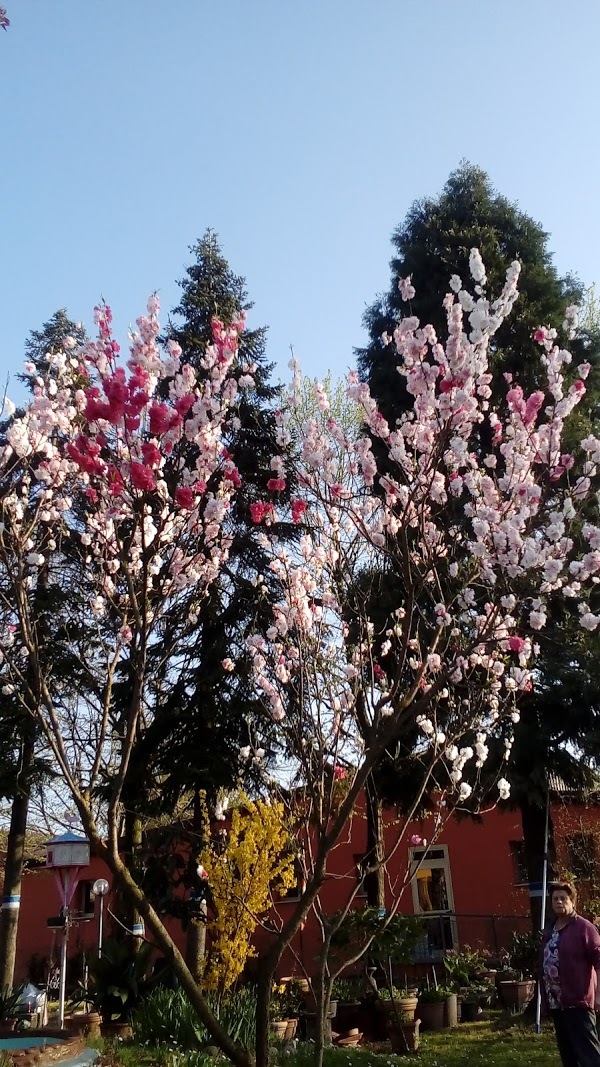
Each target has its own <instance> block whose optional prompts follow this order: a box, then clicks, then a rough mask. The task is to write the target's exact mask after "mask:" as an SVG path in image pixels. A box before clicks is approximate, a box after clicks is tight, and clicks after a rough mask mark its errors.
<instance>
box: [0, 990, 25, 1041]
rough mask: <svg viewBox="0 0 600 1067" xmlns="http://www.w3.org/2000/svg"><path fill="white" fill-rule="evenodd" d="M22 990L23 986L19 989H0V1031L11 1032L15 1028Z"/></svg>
mask: <svg viewBox="0 0 600 1067" xmlns="http://www.w3.org/2000/svg"><path fill="white" fill-rule="evenodd" d="M22 992H23V988H22V986H21V987H19V989H13V990H10V989H3V990H0V1032H2V1033H10V1032H11V1031H12V1030H14V1029H15V1026H16V1025H17V1015H18V1013H19V1001H20V999H21V994H22Z"/></svg>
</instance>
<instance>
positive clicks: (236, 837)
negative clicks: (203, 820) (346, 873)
mask: <svg viewBox="0 0 600 1067" xmlns="http://www.w3.org/2000/svg"><path fill="white" fill-rule="evenodd" d="M200 862H201V863H202V866H203V867H205V868H206V871H207V873H208V877H209V880H210V886H211V891H212V900H213V906H214V913H215V917H214V918H213V919H210V920H209V922H208V941H209V944H210V947H209V951H208V956H207V960H206V969H205V972H204V982H203V985H204V987H205V989H215V990H218V991H219V992H221V993H222V992H224V991H225V990H226V989H229V988H230V987H231V986H232V985H233V983H234V982H235V980H236V979H237V978H239V976H240V975H241V973H242V971H243V970H244V966H245V964H246V961H247V960H248V959H251V957H252V956H255V955H256V949H255V948H254V946H253V944H252V935H253V934H254V931H255V929H256V927H257V925H258V922H259V920H260V918H261V916H262V915H264V914H265V913H266V912H267V911H268V910H269V908H270V906H271V903H272V900H273V897H277V896H278V895H281V894H282V893H283V892H285V890H287V889H292V888H293V887H294V886H295V884H296V872H295V865H294V852H293V848H292V840H291V838H290V834H289V831H288V829H287V827H286V825H285V819H284V808H283V804H279V803H270V804H269V803H266V802H265V801H263V800H252V801H250V800H244V801H243V802H242V803H241V805H240V806H239V807H237V808H235V809H234V811H233V814H232V817H231V828H230V830H229V833H228V836H227V843H226V846H225V848H223V847H222V845H218V844H215V845H212V844H211V845H210V846H209V847H208V848H206V849H204V851H203V852H202V854H201V856H200Z"/></svg>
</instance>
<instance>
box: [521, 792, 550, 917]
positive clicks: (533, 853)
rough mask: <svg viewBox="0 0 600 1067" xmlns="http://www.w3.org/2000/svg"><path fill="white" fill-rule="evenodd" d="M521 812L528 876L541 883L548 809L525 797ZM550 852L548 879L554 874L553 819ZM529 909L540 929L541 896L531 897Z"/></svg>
mask: <svg viewBox="0 0 600 1067" xmlns="http://www.w3.org/2000/svg"><path fill="white" fill-rule="evenodd" d="M519 808H520V812H521V825H522V827H523V842H524V845H525V855H526V857H527V878H528V880H529V882H530V883H532V882H533V883H537V884H541V882H542V878H543V872H544V833H545V827H546V811H545V809H544V807H543V806H541V805H538V804H534V803H531V802H530V801H528V800H526V799H524V800H522V801H521V803H520V804H519ZM548 852H549V860H550V863H549V867H548V879H549V880H550V879H551V876H552V862H551V861H552V859H553V856H554V846H553V830H552V820H550V821H549V823H548ZM529 909H530V912H531V922H532V924H533V929H534V930H539V928H540V922H541V916H542V898H541V896H539V895H538V896H530V897H529Z"/></svg>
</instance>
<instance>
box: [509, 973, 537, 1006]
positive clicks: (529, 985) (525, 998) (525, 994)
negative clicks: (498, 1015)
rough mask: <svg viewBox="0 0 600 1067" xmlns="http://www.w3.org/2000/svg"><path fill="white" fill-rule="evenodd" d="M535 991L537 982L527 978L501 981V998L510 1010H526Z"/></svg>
mask: <svg viewBox="0 0 600 1067" xmlns="http://www.w3.org/2000/svg"><path fill="white" fill-rule="evenodd" d="M534 993H535V982H534V981H533V979H530V978H526V979H523V980H522V981H519V982H500V999H501V1000H502V1003H503V1004H504V1007H505V1008H507V1009H508V1010H509V1011H524V1010H525V1008H526V1007H527V1005H528V1004H529V1001H530V1000H531V999H532V997H533V994H534Z"/></svg>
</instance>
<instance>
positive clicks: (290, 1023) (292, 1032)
mask: <svg viewBox="0 0 600 1067" xmlns="http://www.w3.org/2000/svg"><path fill="white" fill-rule="evenodd" d="M297 1029H298V1020H297V1019H286V1027H285V1040H286V1041H293V1040H294V1038H295V1036H296V1030H297Z"/></svg>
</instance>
